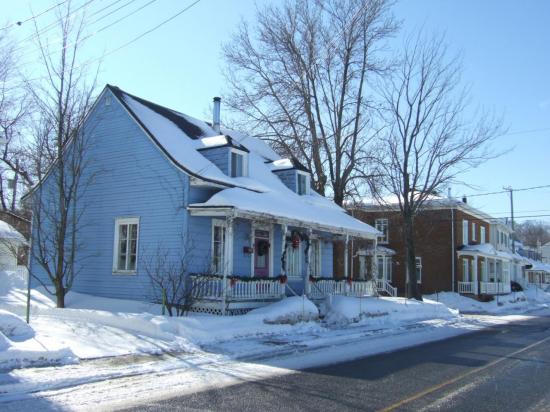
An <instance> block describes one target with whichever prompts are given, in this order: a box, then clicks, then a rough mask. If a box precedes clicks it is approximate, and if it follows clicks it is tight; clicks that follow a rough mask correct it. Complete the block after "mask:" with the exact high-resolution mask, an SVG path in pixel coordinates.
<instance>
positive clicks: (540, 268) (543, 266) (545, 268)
mask: <svg viewBox="0 0 550 412" xmlns="http://www.w3.org/2000/svg"><path fill="white" fill-rule="evenodd" d="M527 261H528V264H530V265H531V267H530V268H525V270H526V271H527V272H546V273H550V264H547V263H543V262H538V261H536V260H532V259H527Z"/></svg>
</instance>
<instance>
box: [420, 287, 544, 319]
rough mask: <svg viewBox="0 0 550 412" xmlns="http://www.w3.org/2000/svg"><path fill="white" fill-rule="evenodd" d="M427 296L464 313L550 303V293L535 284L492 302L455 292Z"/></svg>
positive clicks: (499, 311) (496, 311) (507, 310)
mask: <svg viewBox="0 0 550 412" xmlns="http://www.w3.org/2000/svg"><path fill="white" fill-rule="evenodd" d="M425 298H427V299H432V300H438V301H439V302H442V303H443V304H445V305H446V306H448V307H450V308H454V309H458V310H459V311H460V312H462V313H487V314H503V313H514V312H518V311H520V312H524V311H528V310H535V309H541V308H544V307H548V305H550V293H548V292H545V291H544V290H542V289H540V288H537V287H534V286H529V287H528V288H526V289H525V290H524V291H523V292H512V293H510V294H508V295H501V296H498V298H497V297H496V296H495V298H494V300H492V301H490V302H479V301H477V300H475V299H472V298H469V297H466V296H463V295H460V294H458V293H454V292H441V293H439V294H437V295H427V296H425Z"/></svg>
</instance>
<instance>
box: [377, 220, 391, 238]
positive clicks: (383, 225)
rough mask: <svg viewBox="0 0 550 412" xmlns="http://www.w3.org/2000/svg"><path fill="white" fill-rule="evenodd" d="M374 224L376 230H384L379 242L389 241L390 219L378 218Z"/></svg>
mask: <svg viewBox="0 0 550 412" xmlns="http://www.w3.org/2000/svg"><path fill="white" fill-rule="evenodd" d="M374 226H375V227H376V230H378V231H379V232H382V236H378V243H388V240H389V236H388V219H376V220H375V221H374Z"/></svg>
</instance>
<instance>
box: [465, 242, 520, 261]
mask: <svg viewBox="0 0 550 412" xmlns="http://www.w3.org/2000/svg"><path fill="white" fill-rule="evenodd" d="M457 254H458V255H459V256H462V255H466V256H481V257H486V258H490V259H501V260H507V261H512V260H514V259H516V256H514V254H512V253H508V252H504V251H502V250H497V249H495V247H494V246H493V245H492V244H490V243H482V244H479V245H467V246H463V247H462V249H460V250H458V251H457Z"/></svg>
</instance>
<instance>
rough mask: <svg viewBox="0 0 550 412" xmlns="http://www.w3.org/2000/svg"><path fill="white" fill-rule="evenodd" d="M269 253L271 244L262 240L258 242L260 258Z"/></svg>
mask: <svg viewBox="0 0 550 412" xmlns="http://www.w3.org/2000/svg"><path fill="white" fill-rule="evenodd" d="M268 253H269V242H268V241H267V240H260V241H259V242H258V256H264V255H267V254H268Z"/></svg>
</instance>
